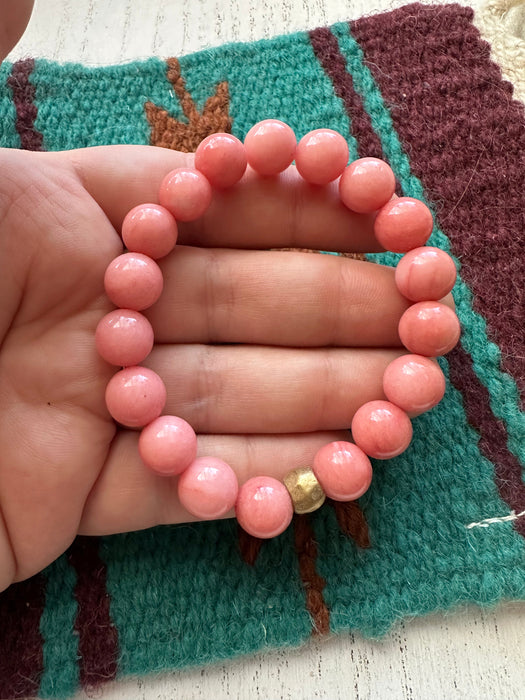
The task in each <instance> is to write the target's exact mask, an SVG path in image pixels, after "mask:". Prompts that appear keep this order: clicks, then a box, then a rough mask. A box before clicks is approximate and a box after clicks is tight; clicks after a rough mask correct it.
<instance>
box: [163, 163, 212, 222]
mask: <svg viewBox="0 0 525 700" xmlns="http://www.w3.org/2000/svg"><path fill="white" fill-rule="evenodd" d="M211 195H212V190H211V185H210V183H209V182H208V180H207V179H206V178H205V177H204V175H203V174H202V173H201V172H199V171H198V170H195V169H194V168H176V169H175V170H172V171H171V173H168V174H167V175H166V177H165V178H164V180H163V181H162V183H161V185H160V190H159V202H160V203H161V205H162V206H163V207H166V209H168V211H170V212H171V213H172V214H173V216H174V217H175V218H176V219H177V221H194V220H195V219H198V218H199V217H200V216H202V215H203V214H204V212H205V211H206V209H207V208H208V207H209V206H210V202H211Z"/></svg>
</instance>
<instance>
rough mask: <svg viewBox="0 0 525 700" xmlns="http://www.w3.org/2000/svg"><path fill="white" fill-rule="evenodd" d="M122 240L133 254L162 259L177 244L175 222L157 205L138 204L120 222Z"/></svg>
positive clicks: (165, 210)
mask: <svg viewBox="0 0 525 700" xmlns="http://www.w3.org/2000/svg"><path fill="white" fill-rule="evenodd" d="M122 240H123V241H124V245H125V246H126V248H127V249H128V250H130V251H132V252H134V253H143V254H144V255H149V257H150V258H155V259H156V258H163V257H164V256H165V255H168V253H171V251H172V250H173V248H174V247H175V244H176V243H177V222H176V221H175V219H174V218H173V216H172V215H171V214H170V212H169V211H168V210H167V209H165V208H164V207H161V206H159V205H158V204H139V205H138V206H137V207H134V208H133V209H132V210H131V211H129V212H128V213H127V214H126V216H125V218H124V221H123V222H122Z"/></svg>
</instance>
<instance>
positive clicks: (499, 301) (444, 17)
mask: <svg viewBox="0 0 525 700" xmlns="http://www.w3.org/2000/svg"><path fill="white" fill-rule="evenodd" d="M472 17H473V11H472V10H471V9H470V8H466V7H460V6H459V5H448V6H442V7H432V6H427V7H425V6H422V5H419V4H415V5H409V6H406V7H403V8H401V9H399V10H395V11H394V12H389V13H388V15H379V16H376V17H369V18H363V19H360V20H358V21H356V22H353V23H351V31H352V34H353V36H354V37H355V38H356V39H357V41H358V42H359V43H360V45H361V47H362V49H363V52H364V58H365V61H366V63H367V65H368V67H369V68H370V70H371V72H372V74H373V76H374V78H375V80H376V82H377V83H378V85H379V87H380V90H381V93H382V95H383V98H384V100H385V102H386V104H387V105H388V107H389V109H390V112H391V114H392V118H393V122H394V127H395V129H396V131H397V133H398V134H399V136H400V138H401V141H402V142H403V144H404V145H405V148H406V150H407V152H408V154H409V157H410V163H411V166H412V170H413V172H414V173H415V174H416V175H417V177H419V178H420V179H421V181H422V183H423V186H424V187H425V191H426V192H427V194H428V197H429V199H430V200H431V201H432V202H434V203H435V205H436V208H437V214H438V220H439V223H440V225H441V227H442V229H443V230H444V231H445V233H446V235H447V236H448V237H449V239H450V241H451V243H452V248H453V251H454V253H455V254H456V255H457V256H458V258H459V259H460V260H461V264H462V270H461V276H462V278H463V279H464V280H465V282H466V283H467V284H468V285H469V286H470V288H471V289H472V291H473V292H474V302H473V303H474V308H475V310H476V311H478V312H479V313H480V314H481V315H482V316H483V317H484V318H485V319H486V321H487V330H488V334H489V337H490V338H491V339H492V340H493V341H494V342H496V343H497V344H498V345H499V347H500V348H501V351H502V352H501V354H502V367H503V369H504V370H505V371H507V372H508V373H509V374H511V375H512V376H513V377H514V379H515V380H516V382H517V384H518V387H519V389H520V392H521V394H522V398H523V397H524V395H525V355H524V353H523V327H524V324H525V311H524V310H525V298H524V290H525V285H524V284H523V280H524V279H525V255H524V254H523V247H524V240H525V239H524V231H525V111H524V108H523V105H521V104H520V103H518V102H513V101H512V88H511V86H510V84H508V83H506V82H504V81H502V79H501V74H500V71H499V68H498V67H497V66H496V65H495V64H493V63H492V62H491V61H490V54H489V51H490V47H489V45H488V44H487V43H485V42H483V41H481V39H480V37H479V33H478V30H477V29H476V28H475V27H474V26H473V25H472V23H471V20H472Z"/></svg>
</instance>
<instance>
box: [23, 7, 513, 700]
mask: <svg viewBox="0 0 525 700" xmlns="http://www.w3.org/2000/svg"><path fill="white" fill-rule="evenodd" d="M401 4H404V3H403V2H399V1H396V2H392V1H390V2H388V0H370V2H367V1H366V0H347V1H346V2H345V1H344V0H263V1H262V2H261V1H260V0H176V1H175V0H149V1H146V0H37V2H36V8H35V11H34V14H33V18H32V20H31V24H30V26H29V28H28V31H27V32H26V34H25V36H24V38H23V40H22V41H21V43H20V44H19V45H18V47H16V49H15V50H14V51H13V53H12V54H11V56H10V58H11V59H18V58H20V57H23V56H28V55H30V56H45V57H47V58H51V59H55V60H60V61H81V62H83V63H86V64H90V65H95V64H107V63H121V62H123V61H127V60H131V59H134V58H141V57H146V56H150V55H153V54H156V55H159V56H169V55H181V54H183V53H189V52H192V51H196V50H199V49H201V48H205V47H207V46H215V45H218V44H221V43H224V42H226V41H250V40H254V39H259V38H262V37H266V36H272V35H275V34H276V33H279V34H281V33H287V32H290V31H294V30H297V29H307V28H313V27H315V26H320V25H325V24H330V23H332V22H336V21H339V20H345V19H352V18H357V17H359V16H361V15H362V14H365V13H369V12H372V11H374V10H376V11H377V10H381V9H383V10H385V9H390V8H393V7H396V6H399V5H401ZM428 4H430V3H428ZM433 4H436V0H434V3H433ZM471 4H474V6H476V5H477V4H479V1H478V2H474V3H471ZM524 627H525V605H522V604H517V603H513V604H508V605H505V606H501V607H499V608H498V609H497V610H496V611H494V612H487V611H485V612H483V611H480V610H478V609H470V610H465V609H463V610H461V611H456V612H455V613H454V614H447V615H435V616H432V617H429V618H426V619H417V620H413V621H410V622H406V623H403V624H402V625H400V626H398V628H397V629H396V630H395V631H394V632H393V633H392V634H391V635H389V636H388V637H387V638H386V639H384V640H382V641H376V642H374V641H370V640H364V639H362V638H361V637H357V636H353V635H349V636H345V637H336V638H331V639H327V640H324V641H312V642H311V643H310V644H309V645H308V646H306V647H303V648H302V649H299V650H284V651H276V652H272V653H267V654H264V655H259V656H254V657H249V658H247V659H242V660H237V661H233V662H230V663H228V664H224V665H219V666H215V667H208V668H206V669H196V670H190V671H185V672H181V673H174V674H164V675H161V676H155V677H153V676H150V677H148V678H142V679H128V680H125V681H121V682H116V683H112V684H111V685H110V686H107V687H106V688H105V689H104V691H103V693H102V697H103V698H106V699H107V700H135V699H137V700H139V699H144V700H153V699H155V700H171V699H174V698H183V699H184V700H201V699H205V698H212V699H213V700H252V699H253V700H263V699H264V700H266V699H268V700H277V699H281V698H282V699H283V700H285V699H288V698H290V699H292V698H293V699H294V700H301V699H305V700H307V699H308V700H309V699H310V698H312V699H313V698H326V699H327V700H343V698H344V699H345V700H348V699H350V698H355V699H356V700H368V699H371V700H375V699H376V698H377V699H383V698H388V699H389V700H401V699H403V700H404V699H414V700H441V699H443V700H445V699H447V700H449V699H456V698H469V699H471V698H472V699H475V700H489V699H490V700H520V699H522V698H523V699H525V645H524V644H523V642H522V636H523V629H524ZM85 697H86V696H84V694H82V693H80V694H79V695H78V696H77V700H80V699H81V698H82V699H84V698H85ZM97 697H98V695H97Z"/></svg>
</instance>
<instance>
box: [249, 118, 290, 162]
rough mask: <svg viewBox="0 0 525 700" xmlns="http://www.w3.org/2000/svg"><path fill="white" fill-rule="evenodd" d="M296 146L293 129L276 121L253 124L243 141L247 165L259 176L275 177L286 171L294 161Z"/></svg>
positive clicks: (266, 120) (270, 120) (267, 120)
mask: <svg viewBox="0 0 525 700" xmlns="http://www.w3.org/2000/svg"><path fill="white" fill-rule="evenodd" d="M296 145H297V139H296V138H295V134H294V132H293V129H292V128H291V127H289V126H288V124H285V123H284V122H280V121H279V120H277V119H265V120H264V121H262V122H259V123H258V124H255V126H252V128H251V129H250V131H249V132H248V133H247V134H246V138H245V139H244V148H245V149H246V156H247V158H248V163H249V164H250V166H251V167H252V168H253V169H254V170H255V171H256V172H258V173H259V175H277V174H278V173H280V172H282V171H283V170H286V168H287V167H288V166H289V165H290V164H291V162H292V161H293V159H294V155H295V148H296Z"/></svg>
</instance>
